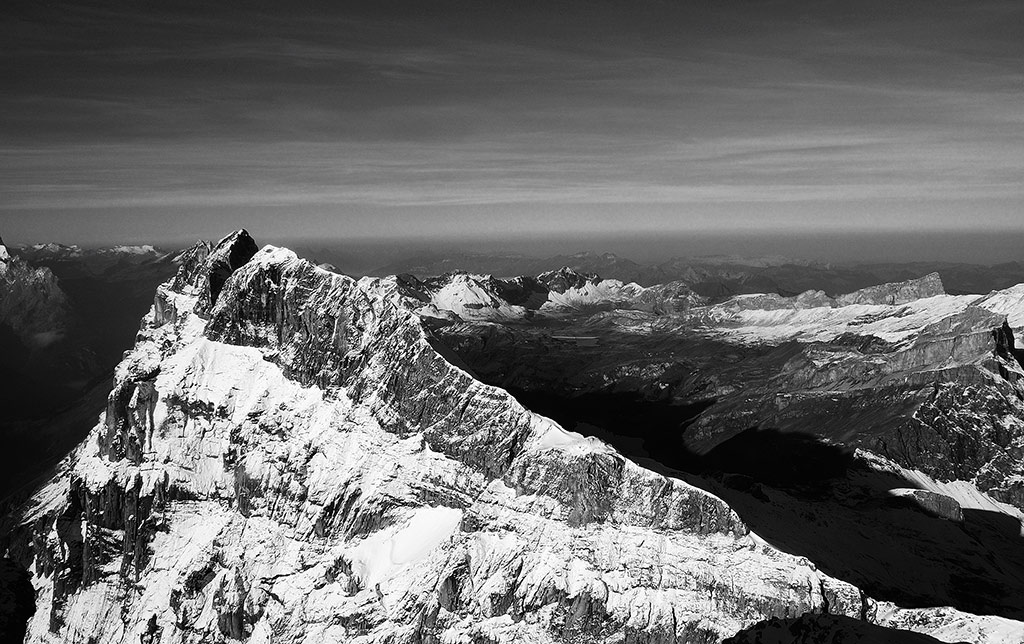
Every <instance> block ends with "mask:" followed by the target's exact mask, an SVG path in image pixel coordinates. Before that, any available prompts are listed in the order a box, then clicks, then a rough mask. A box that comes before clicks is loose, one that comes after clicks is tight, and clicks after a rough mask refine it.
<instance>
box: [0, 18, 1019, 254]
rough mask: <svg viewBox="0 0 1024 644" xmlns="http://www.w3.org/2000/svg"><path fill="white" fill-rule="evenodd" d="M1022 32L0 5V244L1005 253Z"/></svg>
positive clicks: (821, 23) (1014, 220)
mask: <svg viewBox="0 0 1024 644" xmlns="http://www.w3.org/2000/svg"><path fill="white" fill-rule="evenodd" d="M1021 34H1024V3H1022V2H1019V0H999V1H991V0H963V1H956V2H952V1H949V0H928V1H918V0H901V1H900V2H891V1H889V0H887V1H884V2H878V1H874V0H864V1H861V0H858V1H855V2H851V1H846V2H832V1H830V0H818V1H814V2H810V1H802V2H795V1H785V0H779V1H772V0H746V1H737V0H715V1H706V0H692V1H691V0H687V1H686V2H679V1H671V2H669V1H666V2H660V1H653V0H652V1H646V2H645V1H642V0H627V1H611V0H591V1H588V2H563V1H560V0H546V1H544V2H532V1H520V2H477V1H467V2H447V1H436V2H434V1H432V2H403V3H397V2H387V1H377V2H372V3H364V4H360V3H357V2H351V1H346V2H323V3H300V2H260V1H255V2H245V3H218V2H208V1H204V2H195V3H182V2H175V1H168V2H150V1H145V0H135V1H133V2H123V3H117V2H103V3H99V2H96V3H88V2H74V3H65V2H46V1H43V0H33V1H31V2H22V1H21V0H8V1H7V2H5V3H3V7H2V8H0V79H2V84H0V87H2V88H3V91H2V92H0V235H3V237H4V238H5V240H7V241H8V243H12V242H13V243H17V242H19V241H22V242H37V241H60V242H65V243H86V244H95V243H105V242H109V243H119V242H124V241H129V242H132V241H134V242H154V243H174V242H181V241H191V240H194V239H196V238H216V237H219V236H221V235H222V234H224V233H225V232H227V231H228V230H231V229H234V228H238V227H246V228H248V229H249V230H250V231H251V232H252V233H253V235H254V236H256V237H257V239H276V238H308V239H318V240H319V239H353V240H354V239H359V240H368V239H381V238H383V239H385V240H388V239H395V240H399V239H402V240H410V239H411V240H418V239H419V240H426V239H436V240H449V241H450V240H458V239H469V240H472V239H479V240H488V241H489V242H494V241H495V240H498V241H500V240H503V239H509V240H512V239H531V238H534V239H554V238H563V237H564V238H566V239H570V240H572V239H579V238H585V237H588V236H590V237H595V238H606V237H608V238H614V237H615V236H616V235H619V236H632V237H638V236H639V237H643V236H647V237H650V238H667V237H671V236H687V235H712V236H713V235H718V236H723V235H724V236H728V235H730V234H737V235H747V236H749V235H757V234H761V233H764V234H772V235H776V236H779V235H783V236H785V235H786V234H788V233H790V232H793V233H794V234H795V233H800V234H809V233H813V234H829V235H842V234H847V233H849V234H860V233H864V232H865V231H881V232H882V233H886V232H887V231H896V232H899V231H902V232H908V231H909V232H910V233H914V232H919V231H927V232H929V233H935V232H936V231H938V232H950V233H951V234H954V235H955V234H956V233H958V232H960V231H971V232H975V233H976V232H978V231H989V232H994V233H999V232H1000V231H1006V232H1008V233H1011V234H1017V235H1020V234H1022V233H1024V217H1021V213H1022V210H1024V208H1022V206H1024V65H1022V62H1024V38H1022V37H1021ZM566 250H568V251H573V250H578V249H577V248H567V249H566ZM598 250H601V249H598Z"/></svg>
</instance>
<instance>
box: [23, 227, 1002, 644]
mask: <svg viewBox="0 0 1024 644" xmlns="http://www.w3.org/2000/svg"><path fill="white" fill-rule="evenodd" d="M253 250H254V245H253V244H252V243H251V239H250V238H249V237H248V234H247V233H244V231H240V232H239V233H236V234H234V235H232V236H229V237H228V238H226V239H225V240H223V241H222V242H221V243H220V244H218V245H217V246H216V247H212V248H211V247H210V246H208V245H200V246H197V247H196V248H194V249H193V250H192V251H191V253H190V254H189V255H188V256H187V257H186V258H185V259H184V261H183V262H182V268H181V271H180V272H179V274H178V276H177V277H176V278H175V279H174V280H172V281H171V282H169V283H167V284H165V285H164V286H162V287H161V288H160V289H159V291H158V293H157V296H156V300H155V303H154V306H153V309H152V311H151V312H150V314H149V315H148V316H147V318H146V319H145V320H144V323H143V326H142V328H141V329H140V332H139V336H138V339H137V343H136V346H135V347H134V349H133V350H132V351H130V352H129V353H128V354H127V355H126V358H125V360H124V361H123V362H122V363H121V365H120V366H119V367H118V371H117V375H116V378H115V384H114V390H113V391H112V392H111V394H110V397H109V404H108V408H107V411H106V413H105V414H104V416H103V418H102V419H101V422H100V423H99V424H98V425H97V426H96V428H95V429H94V430H93V432H92V433H91V434H90V436H89V438H88V439H87V441H86V442H85V443H84V444H83V445H82V446H81V447H80V448H79V449H78V450H77V451H76V453H75V454H74V455H73V456H72V457H71V458H69V459H68V461H67V462H66V463H65V465H64V467H63V471H62V473H61V474H60V475H59V476H58V477H55V478H54V479H53V480H52V481H50V482H49V483H48V484H47V485H46V486H45V487H44V488H43V489H41V490H40V491H39V492H38V493H37V494H36V495H35V496H34V497H33V499H32V500H31V501H30V502H29V503H28V504H26V505H25V506H24V507H23V508H22V509H21V510H20V511H19V512H18V513H17V514H15V515H14V516H13V517H12V518H10V519H9V520H8V525H7V526H5V528H6V529H5V530H4V533H5V534H7V535H8V536H7V537H6V544H5V545H6V547H7V550H8V552H9V553H10V554H11V555H12V556H13V557H14V558H15V559H16V560H17V561H19V562H20V563H22V564H23V565H25V566H27V567H29V568H30V569H31V571H32V572H33V574H34V576H33V584H34V586H35V588H36V594H37V607H36V612H35V615H34V617H33V619H32V621H31V623H30V629H29V636H28V641H32V642H47V641H50V642H94V641H104V640H106V641H120V640H129V639H130V640H132V641H141V642H209V641H237V640H245V641H249V642H270V641H293V642H324V641H339V642H341V641H344V642H360V641H362V642H371V641H374V642H376V641H388V642H431V641H434V642H475V641H489V642H553V641H608V642H616V641H633V642H673V641H680V642H718V641H720V640H722V639H723V638H724V637H726V636H728V635H730V634H733V633H736V632H737V631H739V630H740V629H741V628H744V627H747V626H750V625H753V624H755V623H757V622H759V621H761V620H763V619H765V618H768V617H772V616H789V617H795V616H797V615H800V614H803V613H806V612H816V613H821V612H829V613H833V614H837V615H845V616H849V617H854V618H858V619H866V620H869V621H871V620H874V621H892V622H899V623H901V624H903V625H906V626H910V627H911V628H913V629H914V630H918V631H922V632H932V631H936V632H938V631H941V632H943V633H947V634H949V633H952V634H955V633H958V632H961V629H963V628H974V629H976V630H977V631H978V632H980V633H983V634H984V636H985V638H987V639H986V641H993V642H995V641H1006V642H1009V641H1011V640H1009V639H1006V638H1005V637H1004V635H1005V634H1006V633H1008V632H1011V630H1010V629H1014V628H1016V627H1017V626H1019V624H1018V623H1016V622H1012V621H1010V620H1005V619H1000V618H983V617H975V616H971V615H968V614H964V613H960V612H957V611H954V610H951V609H947V610H943V611H940V612H938V613H935V612H934V611H931V612H929V611H919V610H902V609H898V608H896V607H894V606H891V605H887V604H884V603H880V602H875V601H874V600H872V599H871V598H869V597H867V596H865V595H864V594H863V593H862V592H861V591H859V590H858V589H857V588H856V587H854V586H852V585H850V584H848V583H845V582H842V581H839V580H837V579H834V578H832V577H829V576H828V575H825V574H823V573H822V572H821V571H819V570H817V569H816V567H815V566H814V564H813V563H811V562H810V561H808V560H807V559H805V558H802V557H799V556H794V555H790V554H786V553H783V552H780V551H779V550H776V549H775V548H773V547H771V546H769V545H768V544H766V543H765V542H763V541H762V540H761V539H760V538H758V536H757V535H755V534H753V533H751V532H750V531H749V529H748V528H747V527H746V525H745V524H744V522H743V521H742V520H741V519H740V517H738V516H737V515H736V513H735V512H734V511H732V510H731V509H730V508H729V507H728V506H727V505H726V504H725V503H724V502H723V501H722V500H721V499H719V498H717V497H715V496H713V495H711V494H708V493H706V492H704V491H702V490H700V489H697V488H695V487H692V486H690V485H688V484H686V483H684V482H682V481H681V480H679V479H675V478H670V477H665V476H662V475H659V474H656V473H654V472H651V471H649V470H645V469H643V468H641V467H639V466H637V465H636V464H634V463H632V462H631V461H629V460H627V459H625V458H624V457H623V456H621V455H620V454H618V453H617V452H616V451H615V450H613V449H611V448H610V447H608V446H607V445H605V444H603V443H601V442H600V441H596V440H594V439H586V438H584V437H582V436H579V435H576V434H572V433H569V432H565V431H564V430H562V429H561V428H560V427H558V426H557V425H555V424H554V423H553V422H551V421H549V420H547V419H545V418H543V417H541V416H538V415H536V414H533V413H531V412H529V411H528V410H526V409H525V408H523V407H522V406H521V405H519V404H518V403H517V402H516V401H515V400H514V399H513V398H512V397H511V396H509V395H508V394H507V393H506V392H504V391H503V390H501V389H497V388H495V387H491V386H488V385H485V384H483V383H481V382H479V381H477V380H475V379H474V378H473V377H472V375H470V373H469V372H467V371H466V370H464V369H463V368H461V367H460V366H459V361H458V359H457V358H456V357H455V356H454V355H453V354H451V353H450V352H448V350H447V349H446V348H444V347H443V346H441V345H440V344H439V343H438V342H437V341H436V340H435V339H434V338H433V337H432V335H431V333H430V332H429V331H427V330H426V329H425V328H424V326H423V325H422V324H421V323H420V321H419V319H418V318H417V317H416V316H415V315H413V314H411V313H409V312H408V311H407V310H405V309H404V308H403V307H402V306H400V304H401V303H402V297H403V296H402V294H401V293H400V292H399V291H398V289H397V287H396V284H395V282H394V281H393V280H386V279H384V280H378V279H363V280H360V281H358V282H357V281H354V280H352V279H349V278H347V277H344V276H340V275H336V274H333V273H330V272H328V271H325V270H322V269H319V268H316V267H314V266H312V265H311V264H309V263H308V262H305V261H303V260H300V259H298V258H296V257H295V256H294V255H293V254H292V253H291V252H289V251H287V250H283V249H275V248H272V247H267V248H264V249H263V250H261V251H259V252H256V253H255V254H252V252H251V251H253ZM248 255H252V256H251V258H247V260H248V261H245V259H243V258H246V256H248ZM225 265H226V266H228V267H229V268H231V269H232V270H231V272H230V275H228V276H226V279H224V281H223V283H222V284H221V288H220V289H219V290H218V289H217V288H216V286H215V284H217V283H218V282H219V279H220V277H222V276H223V273H224V271H223V268H224V266H225ZM879 615H884V620H883V619H880V618H879ZM979 641H980V640H979Z"/></svg>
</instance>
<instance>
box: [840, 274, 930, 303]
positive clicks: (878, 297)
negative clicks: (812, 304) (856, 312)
mask: <svg viewBox="0 0 1024 644" xmlns="http://www.w3.org/2000/svg"><path fill="white" fill-rule="evenodd" d="M937 295H946V289H945V287H944V286H943V285H942V278H941V277H939V274H938V273H936V272H933V273H928V274H927V275H925V276H923V277H918V278H916V279H911V280H906V281H903V282H890V283H887V284H879V285H877V286H868V287H867V288H862V289H859V290H857V291H854V292H852V293H847V294H845V295H839V296H837V297H836V303H837V304H838V305H839V306H847V305H850V304H889V305H895V304H907V303H909V302H913V301H915V300H921V299H924V298H927V297H935V296H937Z"/></svg>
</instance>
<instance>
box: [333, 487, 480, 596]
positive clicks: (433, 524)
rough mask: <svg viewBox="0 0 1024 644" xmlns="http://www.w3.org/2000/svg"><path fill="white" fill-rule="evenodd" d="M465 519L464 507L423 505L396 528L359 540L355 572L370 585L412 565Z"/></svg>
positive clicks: (364, 582) (353, 559)
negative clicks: (461, 508) (462, 508)
mask: <svg viewBox="0 0 1024 644" xmlns="http://www.w3.org/2000/svg"><path fill="white" fill-rule="evenodd" d="M461 522H462V510H458V509H454V508H446V507H421V508H417V509H416V510H414V511H413V514H412V516H411V517H410V518H409V520H408V521H407V522H406V523H405V524H404V525H402V526H401V527H400V528H398V529H397V530H382V531H380V532H377V533H375V534H373V535H371V536H369V537H367V538H366V539H365V540H364V541H363V542H362V543H360V544H359V545H358V546H357V547H356V548H355V549H354V551H353V552H352V571H353V572H354V573H355V574H356V575H357V576H358V577H359V579H360V580H362V582H363V584H364V585H365V586H366V587H368V588H373V587H374V586H376V585H377V584H378V583H380V582H381V581H383V580H385V579H388V578H389V577H391V576H393V575H394V574H396V573H397V572H399V570H400V569H402V568H404V567H408V566H413V565H415V564H416V563H417V562H419V561H420V560H421V559H423V558H425V557H426V556H427V555H428V554H430V552H431V551H432V550H434V549H435V548H436V547H437V546H439V545H440V544H441V543H442V542H444V541H445V540H447V539H449V538H450V537H451V536H452V534H453V533H454V532H455V530H456V529H457V528H458V527H459V524H460V523H461Z"/></svg>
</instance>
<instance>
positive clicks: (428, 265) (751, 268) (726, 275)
mask: <svg viewBox="0 0 1024 644" xmlns="http://www.w3.org/2000/svg"><path fill="white" fill-rule="evenodd" d="M563 266H565V267H568V268H571V269H573V270H575V271H577V272H580V273H593V274H597V275H600V276H601V277H603V278H606V279H617V280H620V281H622V282H636V283H637V284H639V285H641V286H651V285H653V284H663V283H667V282H675V281H682V282H685V283H686V284H687V285H688V286H689V287H690V288H691V289H692V290H693V291H694V292H695V293H697V294H699V295H703V296H705V297H709V298H712V299H724V298H726V297H730V296H732V295H738V294H742V293H778V294H780V295H796V294H798V293H802V292H804V291H808V290H818V291H824V292H825V293H827V294H828V295H838V294H840V293H848V292H850V291H855V290H857V289H860V288H864V287H867V286H871V285H873V284H881V283H886V282H899V281H903V280H908V279H914V278H917V277H921V276H923V275H927V274H929V273H939V275H940V276H941V278H942V282H943V284H944V285H945V288H946V291H947V292H949V293H951V294H958V293H987V292H989V291H993V290H998V289H1003V288H1007V287H1009V286H1013V285H1014V284H1018V283H1020V282H1024V263H1021V262H1008V263H1001V264H994V265H982V264H962V263H954V262H914V263H899V262H891V263H870V264H867V263H865V264H831V263H825V262H815V261H809V260H802V259H796V258H791V257H783V256H777V255H772V256H764V257H739V256H732V255H713V256H704V257H678V258H673V259H669V260H667V261H663V262H658V263H651V264H642V263H639V262H635V261H633V260H631V259H628V258H625V257H620V256H618V255H615V254H613V253H593V252H581V253H575V254H571V255H554V256H552V257H545V258H538V257H530V256H527V255H520V254H513V253H493V254H489V253H457V254H446V255H438V254H422V255H417V256H412V257H410V258H408V259H406V260H402V261H396V262H391V263H389V264H387V265H384V266H381V267H379V268H377V269H375V270H373V271H371V273H370V274H372V275H400V274H403V273H410V274H412V275H416V276H417V277H421V278H422V277H431V276H437V275H443V274H445V273H450V272H453V271H465V272H468V273H475V274H481V275H493V276H495V277H512V276H517V275H538V274H540V273H544V272H547V271H553V270H558V269H559V268H562V267H563Z"/></svg>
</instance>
